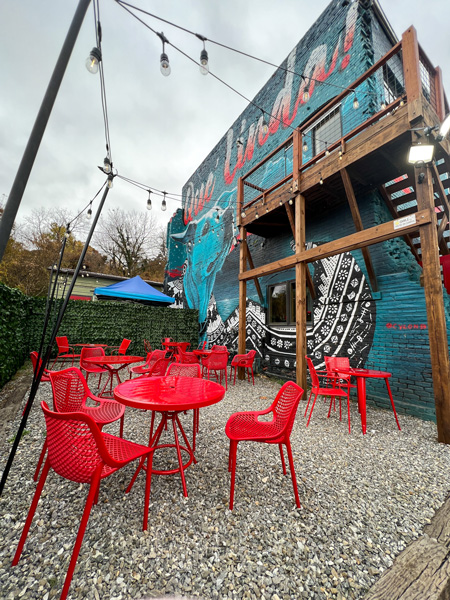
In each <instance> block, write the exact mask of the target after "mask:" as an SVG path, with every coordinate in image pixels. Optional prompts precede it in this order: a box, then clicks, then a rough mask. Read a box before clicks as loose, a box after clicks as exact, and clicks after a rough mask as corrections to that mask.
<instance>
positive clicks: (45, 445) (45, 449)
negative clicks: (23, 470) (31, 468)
mask: <svg viewBox="0 0 450 600" xmlns="http://www.w3.org/2000/svg"><path fill="white" fill-rule="evenodd" d="M46 451H47V438H45V441H44V445H43V446H42V450H41V455H40V456H39V460H38V464H37V465H36V471H35V472H34V475H33V480H34V481H37V480H38V477H39V471H40V470H41V465H42V461H43V460H44V456H45V453H46Z"/></svg>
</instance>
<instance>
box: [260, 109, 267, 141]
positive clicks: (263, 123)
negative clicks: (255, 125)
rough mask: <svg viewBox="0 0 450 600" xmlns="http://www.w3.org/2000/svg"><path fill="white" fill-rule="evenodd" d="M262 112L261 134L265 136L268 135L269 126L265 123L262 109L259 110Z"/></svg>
mask: <svg viewBox="0 0 450 600" xmlns="http://www.w3.org/2000/svg"><path fill="white" fill-rule="evenodd" d="M261 112H262V118H263V120H262V123H261V133H262V134H263V135H264V136H266V135H267V134H268V133H269V126H268V125H267V121H266V115H265V112H264V111H263V109H261Z"/></svg>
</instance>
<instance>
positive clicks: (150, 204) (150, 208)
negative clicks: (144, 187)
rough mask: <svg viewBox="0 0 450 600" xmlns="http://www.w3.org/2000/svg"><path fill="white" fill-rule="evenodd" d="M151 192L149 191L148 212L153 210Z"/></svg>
mask: <svg viewBox="0 0 450 600" xmlns="http://www.w3.org/2000/svg"><path fill="white" fill-rule="evenodd" d="M150 195H151V191H150V190H148V199H147V210H152V199H151V198H150Z"/></svg>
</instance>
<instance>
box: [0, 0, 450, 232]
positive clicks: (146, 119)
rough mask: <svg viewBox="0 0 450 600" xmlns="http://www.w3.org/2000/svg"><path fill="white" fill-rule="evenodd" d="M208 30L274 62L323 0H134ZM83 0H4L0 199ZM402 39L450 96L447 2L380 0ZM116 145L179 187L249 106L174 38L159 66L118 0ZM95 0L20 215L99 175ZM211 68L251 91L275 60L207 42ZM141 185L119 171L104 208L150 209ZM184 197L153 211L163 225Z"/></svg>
mask: <svg viewBox="0 0 450 600" xmlns="http://www.w3.org/2000/svg"><path fill="white" fill-rule="evenodd" d="M129 1H130V2H131V3H132V4H135V5H137V6H140V7H142V8H145V9H146V10H148V11H150V12H152V13H154V14H156V15H158V16H160V17H162V18H165V19H167V20H170V21H173V22H175V23H177V24H179V25H181V26H183V27H185V28H187V29H190V30H193V31H195V32H197V33H201V34H203V35H204V36H206V37H207V38H210V39H213V40H216V41H219V42H222V43H224V44H227V45H229V46H232V47H234V48H238V49H240V50H243V51H245V52H247V53H249V54H252V55H255V56H258V57H261V58H263V59H266V60H269V61H270V62H273V63H275V64H277V65H278V64H280V63H281V62H282V61H283V60H284V59H285V58H286V56H287V55H288V53H289V52H290V51H291V50H292V49H293V48H294V46H295V45H296V44H297V43H298V41H299V40H300V39H301V38H302V36H303V35H304V33H305V32H306V31H307V30H308V29H309V27H310V26H311V25H312V24H313V23H314V21H315V20H316V19H317V18H318V17H319V16H320V14H321V13H322V11H323V10H324V9H325V7H326V6H327V5H328V0H315V2H311V1H310V0H159V1H158V0H153V1H150V0H129ZM77 5H78V0H0V82H1V83H0V85H1V100H0V199H2V200H3V201H5V200H6V196H7V195H8V194H9V190H10V188H11V185H12V183H13V180H14V177H15V175H16V171H17V168H18V166H19V163H20V160H21V158H22V155H23V151H24V149H25V146H26V143H27V141H28V138H29V135H30V132H31V129H32V127H33V124H34V121H35V118H36V115H37V113H38V110H39V107H40V105H41V102H42V99H43V96H44V93H45V90H46V88H47V85H48V82H49V79H50V76H51V73H52V71H53V68H54V66H55V63H56V59H57V56H58V54H59V52H60V49H61V46H62V43H63V41H64V39H65V36H66V33H67V30H68V27H69V24H70V22H71V20H72V17H73V15H74V12H75V9H76V7H77ZM381 6H382V8H383V10H384V12H385V14H386V17H387V19H388V21H389V22H390V24H391V25H392V27H393V29H394V31H395V33H396V34H397V36H399V37H400V36H401V34H402V33H403V32H404V31H405V30H406V29H407V28H408V27H409V26H410V25H414V26H415V28H416V29H417V32H418V39H419V43H420V44H421V45H422V47H423V48H424V50H425V52H426V53H427V55H428V57H429V59H430V60H431V62H432V63H433V64H434V65H439V66H440V67H441V68H442V71H443V76H444V85H445V88H446V92H447V96H449V95H450V42H449V37H448V22H449V16H450V4H449V2H448V0H429V2H427V3H425V4H424V3H423V2H422V1H421V0H420V1H419V0H395V1H394V2H392V1H391V2H387V0H385V1H384V2H382V3H381ZM100 17H101V23H102V29H103V43H102V46H103V64H104V71H105V83H106V95H107V106H108V115H109V127H110V139H111V151H112V157H113V161H114V165H115V167H116V168H117V170H118V172H119V174H120V175H123V176H125V177H129V178H131V179H134V180H137V181H139V182H142V183H144V184H145V185H148V186H151V187H155V188H158V189H161V190H166V191H167V192H169V193H170V192H171V193H175V194H180V193H181V188H182V186H183V184H184V183H186V182H187V180H188V179H189V178H190V176H191V174H192V173H193V172H194V171H195V169H196V168H197V166H198V165H199V163H200V162H201V161H202V160H203V159H204V158H205V157H206V155H207V154H208V153H209V152H210V150H212V148H213V147H214V146H215V145H216V143H217V142H218V141H219V140H220V138H221V137H222V136H223V135H224V134H225V132H226V131H227V129H228V128H229V126H230V125H231V124H232V123H233V121H234V120H235V119H236V118H237V117H238V116H239V114H240V113H241V112H242V111H243V110H244V108H245V107H246V105H247V103H246V102H245V100H243V99H242V98H240V97H239V96H238V95H236V94H234V93H233V92H232V91H230V90H229V89H227V88H226V87H225V86H223V85H222V84H221V83H219V82H218V81H216V80H215V79H213V78H212V77H211V76H206V77H204V76H202V75H201V74H200V73H199V70H198V67H197V66H196V65H194V64H193V63H191V62H190V61H189V60H188V59H186V58H185V57H184V56H182V55H181V54H179V53H177V52H176V51H175V50H174V49H173V48H171V47H170V46H169V47H167V48H166V51H167V53H168V55H169V59H170V63H171V68H172V73H171V75H170V77H163V76H162V75H161V73H160V71H159V56H160V53H161V42H160V40H159V38H157V37H156V36H155V35H154V34H153V33H152V32H151V31H149V30H148V29H147V28H146V27H144V26H143V25H142V24H140V23H138V22H137V21H136V20H135V19H133V18H132V17H130V16H129V15H128V14H127V13H126V12H125V11H124V10H123V9H122V8H120V7H119V6H118V5H117V4H116V3H115V2H114V0H101V3H100ZM145 19H146V22H148V23H149V24H150V25H151V27H153V29H155V30H157V31H163V32H164V34H165V35H166V37H167V38H168V39H169V40H170V41H171V42H172V43H174V44H175V45H176V46H178V47H180V48H181V49H182V50H183V51H184V52H186V53H187V54H189V55H190V56H192V57H193V58H195V59H196V60H198V57H199V54H200V50H201V49H202V43H201V42H200V41H199V40H198V39H197V38H194V37H193V36H190V35H188V34H186V33H184V32H182V31H180V30H177V29H174V28H172V27H170V26H169V25H167V24H165V23H161V22H159V21H156V20H150V19H148V18H147V17H145ZM95 45H96V44H95V27H94V17H93V9H92V5H91V6H90V8H89V10H88V13H87V15H86V18H85V20H84V23H83V26H82V30H81V32H80V35H79V37H78V40H77V43H76V46H75V49H74V51H73V54H72V57H71V60H70V63H69V66H68V69H67V71H66V74H65V77H64V80H63V83H62V85H61V88H60V92H59V94H58V98H57V100H56V103H55V106H54V108H53V112H52V115H51V117H50V121H49V124H48V126H47V130H46V132H45V135H44V138H43V141H42V144H41V147H40V150H39V153H38V156H37V159H36V161H35V164H34V167H33V170H32V172H31V176H30V179H29V181H28V185H27V188H26V190H25V194H24V196H23V199H22V203H21V206H20V208H19V212H18V216H17V220H18V221H20V220H21V218H23V217H24V216H25V215H29V214H30V213H31V211H32V209H33V208H39V207H41V206H45V207H48V208H51V207H69V208H71V209H72V210H73V211H75V210H77V211H78V210H81V209H82V208H83V207H84V206H85V205H86V204H87V203H88V202H89V200H90V199H91V198H92V197H93V196H94V195H95V193H96V192H97V191H98V189H99V188H100V186H101V185H102V183H103V181H104V175H103V174H102V173H101V172H100V171H99V170H98V169H97V165H99V164H101V163H102V162H103V158H104V156H105V154H106V150H105V136H104V128H103V119H102V111H101V99H100V85H99V76H98V74H97V75H91V74H89V73H88V71H87V70H86V68H85V60H86V57H87V56H88V54H89V52H90V50H91V48H92V47H93V46H95ZM207 50H208V53H209V60H210V68H211V70H212V71H213V72H214V73H215V74H216V75H218V76H219V77H220V78H222V79H223V80H225V81H226V82H227V83H229V84H230V85H232V86H233V87H234V88H236V89H237V90H239V92H241V93H242V94H243V95H244V96H246V97H247V98H253V97H254V96H255V94H256V93H257V92H258V91H259V89H260V88H261V87H262V86H263V85H264V83H265V82H266V81H267V80H268V79H269V77H270V76H271V75H272V73H273V72H274V68H272V67H270V66H268V65H264V64H261V63H258V62H256V61H253V60H251V59H249V58H246V57H244V56H240V55H237V54H235V53H232V52H230V51H228V50H225V49H222V48H219V47H218V46H215V45H212V44H209V43H207ZM146 200H147V194H146V193H145V192H144V191H141V190H139V189H137V188H135V187H133V186H130V185H129V184H126V183H125V182H123V181H119V180H118V179H117V178H116V180H115V182H114V188H113V189H112V190H111V192H110V194H109V196H108V199H107V204H106V208H113V207H122V208H125V209H127V210H129V209H135V210H142V211H145V206H146ZM179 206H180V204H179V203H177V202H175V201H169V202H168V210H167V212H165V213H164V212H161V211H160V208H159V207H160V200H159V199H155V201H154V207H155V208H154V211H155V214H157V218H158V220H159V222H160V223H161V224H165V223H167V221H168V219H169V218H170V216H171V215H172V214H173V212H174V211H175V210H176V209H177V208H178V207H179Z"/></svg>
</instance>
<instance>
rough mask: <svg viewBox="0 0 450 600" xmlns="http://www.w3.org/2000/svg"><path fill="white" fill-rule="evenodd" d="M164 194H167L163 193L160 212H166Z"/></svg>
mask: <svg viewBox="0 0 450 600" xmlns="http://www.w3.org/2000/svg"><path fill="white" fill-rule="evenodd" d="M166 194H167V192H163V199H162V202H161V210H166V208H167V203H166Z"/></svg>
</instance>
